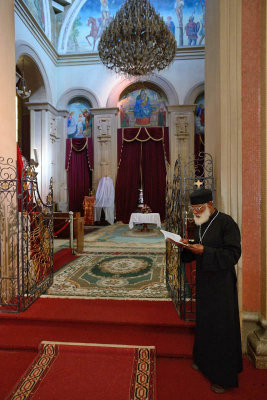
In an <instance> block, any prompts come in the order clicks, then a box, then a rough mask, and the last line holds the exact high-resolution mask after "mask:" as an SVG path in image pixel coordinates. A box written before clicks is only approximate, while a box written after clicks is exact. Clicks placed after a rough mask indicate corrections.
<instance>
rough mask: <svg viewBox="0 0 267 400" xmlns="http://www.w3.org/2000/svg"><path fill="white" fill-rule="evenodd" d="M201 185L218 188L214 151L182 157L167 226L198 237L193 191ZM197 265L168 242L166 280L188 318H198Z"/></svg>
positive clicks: (168, 194)
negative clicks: (192, 209)
mask: <svg viewBox="0 0 267 400" xmlns="http://www.w3.org/2000/svg"><path fill="white" fill-rule="evenodd" d="M196 186H201V187H205V188H209V189H211V190H212V192H213V198H214V191H215V180H214V175H213V160H212V157H211V155H210V154H208V153H200V154H199V156H198V158H192V159H190V160H188V161H187V162H183V160H182V159H181V156H179V157H178V159H177V161H176V163H175V167H174V174H173V181H172V182H168V184H167V190H166V228H165V229H166V230H167V231H170V232H173V233H177V234H179V235H181V236H182V237H187V238H189V239H193V238H194V227H195V225H194V219H193V215H191V214H190V211H189V207H188V206H189V194H190V193H191V192H192V191H193V190H194V189H195V188H196ZM195 274H196V265H195V263H194V262H192V263H183V262H182V260H181V250H180V249H179V248H178V247H177V246H175V245H174V244H172V243H170V242H166V283H167V289H168V291H169V293H170V296H171V298H172V300H173V302H174V305H175V307H176V309H177V312H178V314H179V315H180V317H181V318H182V319H184V320H188V321H193V320H195V305H196V302H195V294H196V282H195Z"/></svg>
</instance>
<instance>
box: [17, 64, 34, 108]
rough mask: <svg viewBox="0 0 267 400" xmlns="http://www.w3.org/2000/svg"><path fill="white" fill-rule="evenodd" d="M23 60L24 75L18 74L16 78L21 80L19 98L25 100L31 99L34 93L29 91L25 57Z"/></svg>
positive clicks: (18, 84) (18, 89)
mask: <svg viewBox="0 0 267 400" xmlns="http://www.w3.org/2000/svg"><path fill="white" fill-rule="evenodd" d="M22 60H23V61H22V62H23V66H22V75H20V74H18V73H17V74H16V76H17V77H18V78H19V79H18V81H17V86H16V90H17V94H18V96H19V97H21V98H22V99H23V100H25V99H28V98H29V97H30V95H31V93H32V91H31V90H28V89H27V85H26V80H25V78H24V57H23V59H22Z"/></svg>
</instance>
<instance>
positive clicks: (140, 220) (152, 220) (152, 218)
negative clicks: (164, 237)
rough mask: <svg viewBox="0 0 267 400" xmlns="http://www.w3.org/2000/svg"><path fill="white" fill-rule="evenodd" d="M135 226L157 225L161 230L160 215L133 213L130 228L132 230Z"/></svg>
mask: <svg viewBox="0 0 267 400" xmlns="http://www.w3.org/2000/svg"><path fill="white" fill-rule="evenodd" d="M134 224H155V225H157V227H158V228H161V222H160V215H159V213H148V214H143V213H132V214H131V218H130V222H129V228H130V229H132V228H133V226H134Z"/></svg>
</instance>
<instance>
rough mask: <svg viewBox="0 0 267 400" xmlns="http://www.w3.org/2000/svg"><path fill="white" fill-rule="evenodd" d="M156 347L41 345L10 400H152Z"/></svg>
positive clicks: (47, 343) (73, 344)
mask: <svg viewBox="0 0 267 400" xmlns="http://www.w3.org/2000/svg"><path fill="white" fill-rule="evenodd" d="M155 368H156V364H155V347H154V346H145V347H143V346H142V347H141V346H119V345H105V344H103V345H102V344H95V343H60V342H42V343H41V345H40V350H39V353H38V356H37V357H36V358H35V360H34V361H33V362H32V364H31V366H30V367H29V368H28V370H27V371H26V372H25V374H24V375H23V376H22V378H21V380H20V381H19V383H18V384H17V385H16V387H15V389H14V390H13V391H12V393H11V394H10V395H9V396H8V398H7V400H15V399H16V400H18V399H36V400H37V399H38V400H48V399H51V400H52V399H65V400H73V399H94V400H103V399H105V400H114V399H115V398H116V399H129V400H137V399H143V400H154V399H155V376H156V369H155Z"/></svg>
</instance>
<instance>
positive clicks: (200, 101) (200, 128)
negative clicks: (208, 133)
mask: <svg viewBox="0 0 267 400" xmlns="http://www.w3.org/2000/svg"><path fill="white" fill-rule="evenodd" d="M196 105H197V106H196V112H195V133H196V135H200V134H204V133H205V99H204V94H201V95H199V96H198V97H197V98H196Z"/></svg>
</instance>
